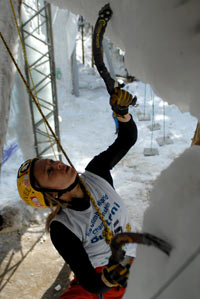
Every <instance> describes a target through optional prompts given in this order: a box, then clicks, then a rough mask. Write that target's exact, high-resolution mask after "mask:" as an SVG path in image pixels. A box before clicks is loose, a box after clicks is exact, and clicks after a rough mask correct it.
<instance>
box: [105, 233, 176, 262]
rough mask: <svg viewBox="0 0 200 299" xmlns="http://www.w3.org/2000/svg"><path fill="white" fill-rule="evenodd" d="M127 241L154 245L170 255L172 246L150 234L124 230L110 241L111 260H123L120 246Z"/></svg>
mask: <svg viewBox="0 0 200 299" xmlns="http://www.w3.org/2000/svg"><path fill="white" fill-rule="evenodd" d="M127 243H137V244H142V245H148V246H154V247H156V248H158V249H159V250H161V251H163V252H164V253H165V254H167V255H170V252H171V250H172V246H171V245H170V244H169V243H168V242H166V241H164V240H162V239H160V238H158V237H156V236H154V235H152V234H149V233H132V232H125V233H119V234H116V235H115V236H114V237H113V239H112V241H111V245H110V247H111V251H112V255H111V259H112V260H114V261H116V262H117V263H120V262H122V261H123V259H124V257H125V251H124V250H123V248H122V246H123V245H124V244H127Z"/></svg>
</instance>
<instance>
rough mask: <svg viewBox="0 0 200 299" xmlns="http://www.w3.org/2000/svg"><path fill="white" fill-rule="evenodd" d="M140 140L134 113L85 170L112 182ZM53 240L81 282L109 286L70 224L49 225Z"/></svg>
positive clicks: (94, 288)
mask: <svg viewBox="0 0 200 299" xmlns="http://www.w3.org/2000/svg"><path fill="white" fill-rule="evenodd" d="M136 140H137V127H136V124H135V122H134V121H133V119H132V117H131V119H130V121H128V122H119V132H118V136H117V138H116V140H115V141H114V143H113V144H112V145H111V146H109V147H108V149H107V150H105V151H103V152H102V153H100V154H99V155H97V156H95V157H94V158H93V159H92V160H91V162H90V163H89V164H88V165H87V167H86V170H88V171H90V172H92V173H94V174H96V175H98V176H100V177H102V178H104V179H105V180H107V181H108V182H109V183H110V184H111V185H112V186H113V180H112V177H111V173H110V170H111V169H112V168H113V167H114V166H115V165H116V164H117V163H118V162H119V161H120V160H121V159H122V158H123V157H124V155H125V154H126V153H127V152H128V151H129V149H130V148H131V147H132V146H133V145H134V144H135V142H136ZM89 205H90V202H89V200H88V199H87V198H86V199H85V200H84V199H83V198H82V199H74V200H72V206H71V207H70V208H71V209H74V210H85V209H87V208H88V207H89ZM50 236H51V240H52V243H53V244H54V246H55V248H56V249H57V251H58V252H59V254H60V255H61V256H62V257H63V259H64V260H65V261H66V263H67V264H69V265H70V268H71V270H72V271H73V272H74V274H75V275H76V277H77V279H78V281H79V283H80V284H81V285H82V286H83V287H84V288H85V289H86V290H88V291H89V292H91V293H104V292H105V291H107V290H108V288H107V287H106V286H105V284H104V283H103V282H102V280H101V276H100V274H97V273H96V271H95V269H94V268H93V266H92V264H91V262H90V260H89V257H88V255H87V253H86V251H85V249H84V247H83V245H82V243H81V241H80V240H79V238H78V237H77V236H76V235H75V234H73V233H72V232H71V231H70V230H69V229H68V228H66V227H65V226H64V225H63V224H62V223H60V222H58V221H53V222H52V223H51V226H50Z"/></svg>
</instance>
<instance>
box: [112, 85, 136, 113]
mask: <svg viewBox="0 0 200 299" xmlns="http://www.w3.org/2000/svg"><path fill="white" fill-rule="evenodd" d="M136 101H137V97H136V96H135V97H134V98H133V96H132V95H131V94H130V93H129V92H128V91H126V90H123V89H120V88H119V87H116V88H115V89H114V93H113V94H112V95H111V97H110V105H111V108H112V110H113V111H114V113H115V114H116V116H124V115H126V114H127V113H128V107H129V105H133V106H134V105H135V104H136Z"/></svg>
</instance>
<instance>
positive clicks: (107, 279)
mask: <svg viewBox="0 0 200 299" xmlns="http://www.w3.org/2000/svg"><path fill="white" fill-rule="evenodd" d="M129 269H130V264H127V265H126V266H122V265H121V264H118V263H116V262H114V261H111V260H110V261H109V263H108V265H107V266H106V267H105V268H103V270H102V274H101V279H102V281H103V282H104V283H105V285H107V286H108V287H111V288H112V287H118V286H120V287H123V288H126V287H127V280H128V276H129Z"/></svg>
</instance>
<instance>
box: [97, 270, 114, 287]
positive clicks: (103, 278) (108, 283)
mask: <svg viewBox="0 0 200 299" xmlns="http://www.w3.org/2000/svg"><path fill="white" fill-rule="evenodd" d="M101 279H102V281H103V282H104V283H105V285H106V286H107V287H109V288H114V287H117V286H118V283H115V284H114V283H111V282H109V281H108V280H107V279H106V278H105V276H104V274H103V273H102V274H101Z"/></svg>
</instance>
